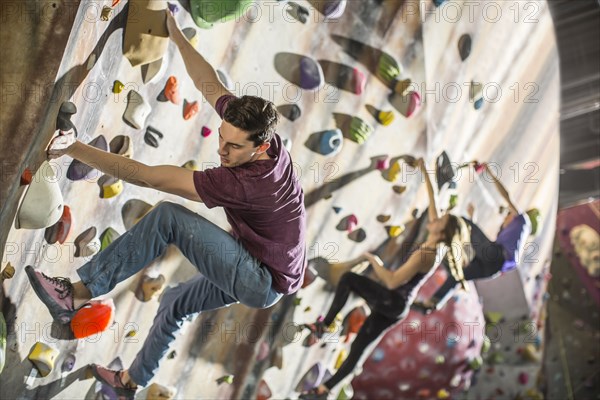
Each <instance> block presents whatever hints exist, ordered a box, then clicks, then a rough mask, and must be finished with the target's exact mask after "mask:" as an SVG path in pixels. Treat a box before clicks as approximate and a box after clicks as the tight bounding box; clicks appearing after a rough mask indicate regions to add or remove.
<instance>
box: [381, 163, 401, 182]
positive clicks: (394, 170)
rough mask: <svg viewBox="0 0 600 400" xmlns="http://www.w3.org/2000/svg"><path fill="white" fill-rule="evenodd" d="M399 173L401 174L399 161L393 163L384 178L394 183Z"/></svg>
mask: <svg viewBox="0 0 600 400" xmlns="http://www.w3.org/2000/svg"><path fill="white" fill-rule="evenodd" d="M400 172H402V166H401V165H400V161H394V163H393V164H392V166H391V167H390V169H389V170H388V173H387V176H386V177H385V178H386V179H387V180H388V181H390V182H395V181H396V180H397V179H398V178H399V176H400Z"/></svg>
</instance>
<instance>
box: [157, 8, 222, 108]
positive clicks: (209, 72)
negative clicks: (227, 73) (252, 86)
mask: <svg viewBox="0 0 600 400" xmlns="http://www.w3.org/2000/svg"><path fill="white" fill-rule="evenodd" d="M166 13H167V28H168V30H169V36H170V37H171V40H173V42H174V43H175V45H177V48H178V49H179V52H180V53H181V57H182V58H183V62H184V64H185V68H186V70H187V73H188V75H189V76H190V78H192V81H193V82H194V85H195V86H196V88H197V89H198V90H199V91H200V92H201V93H202V95H203V96H204V98H205V99H206V101H208V102H209V103H210V105H211V106H212V107H213V108H215V105H216V103H217V100H218V99H219V97H221V96H223V95H227V94H231V92H229V91H228V90H227V89H226V88H225V86H223V84H222V83H221V81H219V77H218V75H217V72H216V71H215V69H214V68H213V67H212V66H211V65H210V64H209V63H208V61H206V60H205V59H204V57H202V55H201V54H200V53H198V52H197V51H196V49H195V48H194V46H192V44H191V43H190V42H189V41H188V40H187V38H186V37H185V36H184V35H183V33H182V32H181V30H180V29H179V27H178V26H177V23H176V22H175V18H173V16H172V15H171V13H170V12H169V11H168V10H167V11H166Z"/></svg>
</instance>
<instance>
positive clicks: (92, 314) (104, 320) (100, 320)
mask: <svg viewBox="0 0 600 400" xmlns="http://www.w3.org/2000/svg"><path fill="white" fill-rule="evenodd" d="M114 309H115V306H114V303H113V301H112V300H111V299H108V300H102V301H97V300H96V301H90V302H89V304H87V305H85V306H84V307H82V308H81V309H80V310H79V311H77V313H76V314H75V316H74V317H73V319H72V320H71V330H72V331H73V335H74V336H75V338H76V339H81V338H84V337H88V336H91V335H95V334H97V333H100V332H103V331H104V330H106V328H108V326H109V325H110V324H111V322H112V319H113V314H114Z"/></svg>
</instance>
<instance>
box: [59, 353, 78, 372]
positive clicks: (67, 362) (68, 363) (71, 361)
mask: <svg viewBox="0 0 600 400" xmlns="http://www.w3.org/2000/svg"><path fill="white" fill-rule="evenodd" d="M73 367H75V354H73V353H69V354H67V356H66V357H65V359H64V360H63V363H62V365H61V367H60V369H61V371H62V372H71V371H72V370H73Z"/></svg>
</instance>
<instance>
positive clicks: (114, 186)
mask: <svg viewBox="0 0 600 400" xmlns="http://www.w3.org/2000/svg"><path fill="white" fill-rule="evenodd" d="M98 186H99V187H100V198H101V199H110V198H112V197H115V196H118V195H119V194H121V192H122V191H123V181H122V180H120V179H118V178H115V177H114V176H110V175H102V176H101V177H100V179H98ZM65 208H66V206H65Z"/></svg>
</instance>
